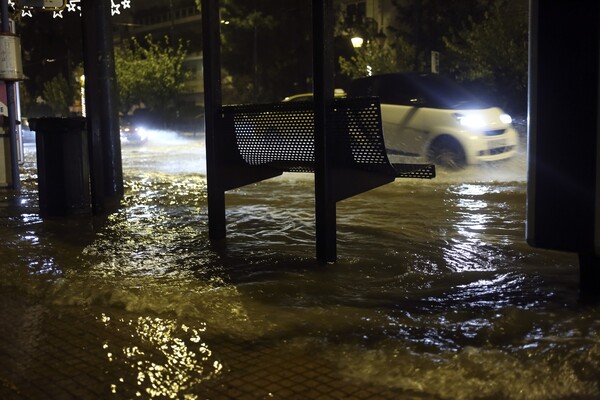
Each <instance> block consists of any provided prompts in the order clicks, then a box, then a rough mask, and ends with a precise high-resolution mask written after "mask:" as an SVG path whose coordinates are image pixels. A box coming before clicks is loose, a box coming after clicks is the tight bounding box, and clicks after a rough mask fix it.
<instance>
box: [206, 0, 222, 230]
mask: <svg viewBox="0 0 600 400" xmlns="http://www.w3.org/2000/svg"><path fill="white" fill-rule="evenodd" d="M201 5H202V36H203V38H202V40H203V63H204V110H205V135H206V181H207V191H208V235H209V238H210V239H211V240H221V239H224V238H225V234H226V232H225V189H224V187H223V180H222V179H220V175H221V174H222V172H223V171H222V168H220V165H222V163H223V160H221V159H219V153H220V152H219V145H220V144H221V143H220V141H219V140H218V139H219V138H218V134H219V132H218V130H219V121H220V120H221V118H220V109H221V106H222V98H221V36H220V35H221V32H220V19H219V0H202V4H201Z"/></svg>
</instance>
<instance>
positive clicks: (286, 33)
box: [220, 0, 312, 103]
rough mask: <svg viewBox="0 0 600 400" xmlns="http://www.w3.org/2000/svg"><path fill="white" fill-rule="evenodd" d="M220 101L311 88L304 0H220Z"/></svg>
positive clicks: (279, 96)
mask: <svg viewBox="0 0 600 400" xmlns="http://www.w3.org/2000/svg"><path fill="white" fill-rule="evenodd" d="M220 3H221V10H220V15H221V20H222V24H221V42H222V43H221V62H222V67H223V101H224V102H225V103H228V102H235V103H240V102H242V103H245V102H268V101H277V100H281V99H282V98H283V97H285V96H288V95H290V94H293V93H298V92H304V91H309V90H311V82H312V30H311V26H312V25H311V13H310V7H307V5H308V3H307V2H306V0H286V1H281V0H223V1H221V2H220Z"/></svg>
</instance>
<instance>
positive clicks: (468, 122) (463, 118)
mask: <svg viewBox="0 0 600 400" xmlns="http://www.w3.org/2000/svg"><path fill="white" fill-rule="evenodd" d="M452 116H453V117H454V118H455V119H456V120H457V121H458V123H459V124H461V125H462V126H464V127H466V128H471V129H476V128H483V127H484V126H485V121H484V120H483V117H482V116H481V115H480V114H476V113H473V114H461V113H455V114H452Z"/></svg>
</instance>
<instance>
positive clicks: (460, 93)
mask: <svg viewBox="0 0 600 400" xmlns="http://www.w3.org/2000/svg"><path fill="white" fill-rule="evenodd" d="M412 84H413V86H414V88H415V89H416V92H417V93H419V95H420V96H421V97H422V99H423V101H424V104H421V106H424V107H433V108H446V109H460V108H463V109H464V108H485V107H487V106H488V105H487V104H484V102H483V101H482V100H481V99H479V98H477V96H475V95H474V94H473V93H471V92H470V91H468V90H467V89H465V88H464V87H462V86H461V85H459V84H458V83H456V82H454V81H451V80H450V79H447V78H444V77H442V76H439V75H421V76H416V77H415V78H414V79H413V80H412Z"/></svg>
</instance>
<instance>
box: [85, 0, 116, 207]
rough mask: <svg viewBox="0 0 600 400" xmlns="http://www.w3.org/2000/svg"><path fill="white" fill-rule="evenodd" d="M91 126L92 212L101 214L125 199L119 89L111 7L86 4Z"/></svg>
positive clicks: (89, 130) (92, 3)
mask: <svg viewBox="0 0 600 400" xmlns="http://www.w3.org/2000/svg"><path fill="white" fill-rule="evenodd" d="M81 14H82V29H83V37H84V68H85V75H86V79H85V82H86V88H85V89H86V99H87V104H86V106H87V124H88V132H89V134H90V135H89V136H90V137H91V152H90V171H91V178H92V208H93V210H94V213H100V212H103V211H105V210H106V208H107V207H111V208H112V207H115V206H116V205H117V204H118V202H119V201H120V200H121V199H122V198H123V192H124V191H123V166H122V159H121V142H120V139H119V120H118V107H117V86H116V73H115V60H114V48H113V37H112V27H111V19H110V18H111V4H110V3H109V2H107V1H93V0H84V1H83V2H82V10H81Z"/></svg>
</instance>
